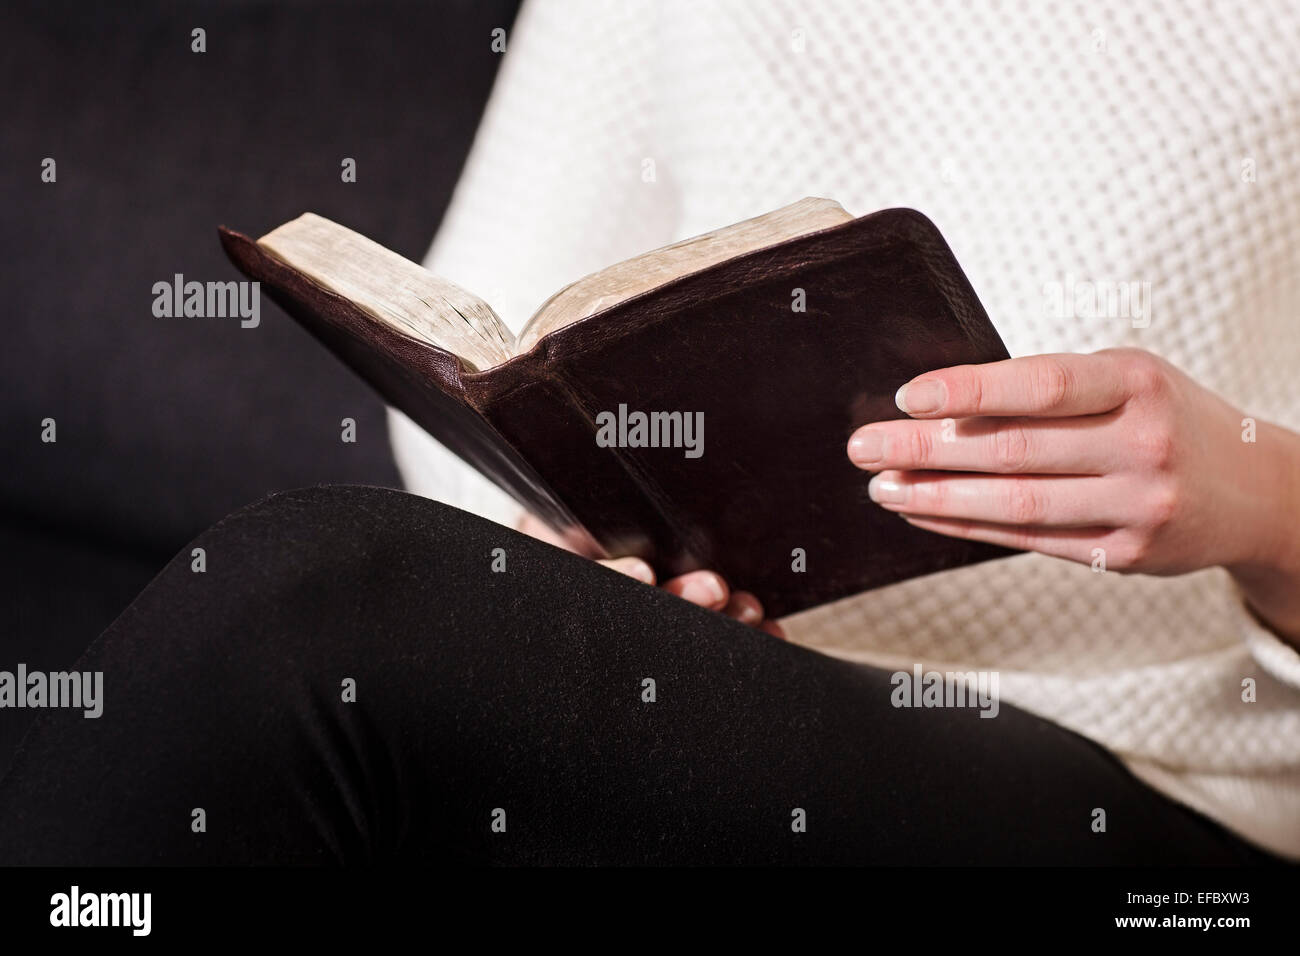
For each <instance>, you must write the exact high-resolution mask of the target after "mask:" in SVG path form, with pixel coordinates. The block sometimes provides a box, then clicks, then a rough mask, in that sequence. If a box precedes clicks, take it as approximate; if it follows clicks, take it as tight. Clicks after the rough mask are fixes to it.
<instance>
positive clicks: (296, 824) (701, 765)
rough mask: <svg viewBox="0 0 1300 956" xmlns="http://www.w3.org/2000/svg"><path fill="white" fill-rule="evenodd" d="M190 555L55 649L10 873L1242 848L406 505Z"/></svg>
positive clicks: (313, 513) (251, 535)
mask: <svg viewBox="0 0 1300 956" xmlns="http://www.w3.org/2000/svg"><path fill="white" fill-rule="evenodd" d="M193 546H194V547H202V548H204V549H205V552H206V563H207V570H206V572H204V573H195V572H193V571H192V570H191V567H190V556H189V551H188V549H187V551H186V552H185V553H183V554H182V555H180V556H178V557H177V558H176V559H175V560H174V561H173V562H172V563H171V564H170V565H169V566H168V567H167V569H166V570H165V571H164V572H163V573H162V574H161V575H160V576H159V577H158V578H157V579H156V580H155V581H154V582H153V583H152V584H151V585H150V586H149V587H148V588H146V589H145V591H144V592H143V593H142V594H141V595H140V597H139V598H138V599H137V600H136V601H135V603H134V604H133V605H132V606H131V607H130V608H129V609H128V610H127V611H126V612H125V613H124V614H123V616H122V617H121V618H120V619H119V620H118V621H117V622H115V623H114V624H113V626H112V627H110V628H109V630H108V631H106V632H105V633H104V634H103V635H102V636H101V637H100V638H99V639H98V640H97V641H96V642H95V643H94V644H93V645H92V646H91V648H90V649H89V650H88V651H87V652H86V654H85V655H84V656H83V658H82V659H81V660H80V661H79V662H78V664H77V665H76V668H77V669H78V670H89V671H96V670H102V671H103V672H104V713H103V716H102V717H100V718H99V719H97V720H95V719H85V718H83V717H82V716H81V713H80V712H79V711H78V712H74V711H48V712H45V713H44V714H43V715H42V717H41V719H40V720H38V721H37V724H36V726H35V728H34V729H33V731H32V733H31V734H29V735H28V737H27V738H26V739H25V741H24V744H23V746H22V748H21V750H20V752H19V753H18V755H17V756H16V758H15V761H14V765H13V768H12V769H11V772H10V773H9V774H8V776H7V777H6V778H5V779H4V780H3V782H0V854H3V855H4V856H5V857H7V858H8V860H7V862H20V863H96V864H135V863H250V862H252V863H271V862H278V863H309V862H331V861H337V862H370V861H384V860H388V861H392V860H399V859H405V860H421V861H428V860H457V861H465V862H492V863H572V864H584V863H673V862H696V863H798V862H808V863H840V862H853V863H866V862H886V863H930V862H958V863H965V862H981V863H1003V862H1005V863H1024V862H1046V863H1070V862H1163V863H1175V862H1188V861H1197V862H1202V861H1204V862H1209V861H1215V862H1222V861H1233V860H1250V859H1255V858H1256V856H1255V854H1254V853H1253V851H1251V850H1249V849H1248V848H1246V847H1245V846H1244V845H1243V844H1241V843H1240V842H1239V841H1237V840H1236V839H1234V838H1233V837H1231V836H1230V835H1228V834H1226V833H1225V832H1223V831H1222V830H1220V829H1219V828H1218V827H1216V826H1214V825H1212V824H1210V823H1208V822H1207V821H1205V820H1203V819H1202V818H1200V817H1198V816H1197V815H1195V814H1193V813H1191V812H1190V811H1186V810H1184V809H1182V808H1181V807H1178V806H1175V805H1174V804H1172V803H1170V802H1169V801H1167V800H1165V799H1163V798H1162V797H1160V796H1159V795H1157V794H1156V793H1154V792H1153V791H1151V790H1149V789H1148V788H1146V787H1145V786H1143V785H1142V784H1140V783H1139V782H1138V781H1136V780H1135V779H1134V778H1132V777H1131V776H1130V775H1129V774H1128V773H1127V772H1126V771H1125V770H1124V769H1123V767H1122V766H1121V765H1120V764H1118V763H1117V762H1116V761H1115V760H1114V759H1113V758H1111V757H1110V756H1109V755H1108V754H1106V753H1105V752H1104V751H1102V750H1101V749H1100V748H1098V747H1096V746H1094V745H1093V744H1091V743H1089V742H1087V741H1085V740H1083V739H1082V738H1080V737H1077V736H1075V735H1073V734H1070V733H1068V732H1066V731H1064V730H1061V729H1059V728H1057V727H1055V726H1053V725H1051V724H1048V723H1046V722H1044V721H1041V720H1038V719H1036V718H1033V717H1031V716H1029V715H1027V714H1024V713H1022V712H1020V711H1017V710H1015V709H1014V708H1012V707H1008V706H1005V705H1004V706H1003V707H1002V709H1001V712H1000V714H999V716H998V717H997V718H996V719H993V720H987V719H980V718H979V717H978V716H977V715H976V713H975V712H974V711H954V710H943V709H934V710H921V709H913V710H896V709H894V708H893V707H892V706H891V705H890V702H889V697H890V691H891V690H892V687H891V685H890V683H889V677H888V675H887V674H885V673H884V672H881V671H877V670H873V669H870V668H864V667H859V666H856V665H851V664H848V663H844V662H841V661H836V660H832V659H829V658H826V657H824V656H822V655H820V654H817V653H814V652H812V651H808V650H805V649H803V648H800V647H796V646H792V645H789V644H786V643H784V642H781V641H779V640H777V639H775V638H772V637H769V636H767V635H764V634H761V633H758V632H755V631H752V630H750V629H748V628H746V627H743V626H741V625H739V624H736V623H735V622H731V621H728V620H726V619H724V618H722V617H721V616H719V615H716V614H712V613H709V612H706V611H702V610H700V609H698V608H695V607H692V606H690V605H687V604H686V603H684V602H682V601H680V600H678V599H676V598H673V597H670V596H668V595H666V594H663V593H662V592H659V591H656V590H654V589H652V588H648V587H645V586H643V585H641V584H638V583H636V582H634V581H631V580H630V579H627V578H624V577H622V576H620V575H617V574H614V573H612V572H609V571H606V570H605V569H603V568H601V567H599V566H597V565H595V564H593V563H591V562H588V561H585V560H582V559H580V558H577V557H574V556H572V555H569V554H566V553H564V552H560V551H558V550H556V549H554V548H551V547H549V546H547V545H544V544H541V543H540V542H537V541H534V540H532V539H529V538H525V537H523V536H521V535H518V534H515V533H513V532H511V531H509V530H507V529H504V528H501V527H499V526H497V525H494V524H492V523H490V522H486V521H483V520H480V519H478V518H476V517H473V516H471V515H467V514H464V513H462V512H459V511H456V510H455V509H452V508H448V507H446V506H443V505H439V504H436V503H433V502H429V501H426V500H424V499H420V498H416V497H414V496H410V495H405V494H401V493H399V492H393V491H386V490H381V489H371V488H323V489H314V490H306V491H298V492H291V493H287V494H282V495H277V496H274V497H272V498H270V499H267V500H266V501H263V502H261V503H259V504H257V505H253V506H251V507H249V508H246V509H244V510H242V511H240V512H237V513H236V514H234V515H232V516H231V517H229V518H227V519H226V520H224V521H223V522H221V523H220V524H218V525H217V526H215V527H214V528H212V529H211V530H209V531H208V532H206V533H205V534H203V535H202V536H201V537H200V538H199V539H197V541H196V542H195V543H194V545H193ZM494 548H503V549H504V550H505V560H506V570H505V571H504V572H501V573H497V572H494V571H492V562H493V553H492V552H493V549H494ZM646 678H649V679H652V680H653V681H654V682H655V696H656V699H655V701H654V702H653V703H651V702H646V701H645V700H643V694H644V685H643V680H645V679H646ZM348 680H351V681H355V701H349V700H345V699H344V687H345V682H346V681H348ZM1093 807H1104V808H1106V811H1107V816H1108V823H1109V832H1108V833H1106V834H1094V833H1092V832H1091V831H1090V828H1089V822H1090V812H1091V808H1093ZM196 808H202V809H203V811H204V812H205V815H206V832H198V833H196V832H193V829H192V820H193V816H192V812H193V811H194V810H195V809H196ZM795 808H802V809H803V810H804V811H805V812H806V818H807V830H806V832H803V833H796V832H792V828H791V822H792V812H793V811H794V810H795ZM497 809H500V810H503V811H504V820H505V832H494V829H493V826H492V824H493V820H494V811H495V810H497ZM496 818H497V819H498V821H499V820H500V815H499V814H498V815H497V817H496Z"/></svg>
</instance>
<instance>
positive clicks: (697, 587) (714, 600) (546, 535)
mask: <svg viewBox="0 0 1300 956" xmlns="http://www.w3.org/2000/svg"><path fill="white" fill-rule="evenodd" d="M517 527H518V530H520V531H522V532H523V533H524V534H526V535H529V536H530V537H533V538H537V539H538V540H539V541H545V542H546V543H547V544H553V545H555V546H556V547H557V548H563V549H564V550H565V551H571V552H573V553H574V554H581V555H583V557H587V558H590V557H592V555H590V554H584V553H583V551H582V550H581V549H580V548H577V547H575V546H574V545H573V543H572V542H571V541H567V540H565V539H564V538H562V537H561V536H560V535H558V534H556V533H555V531H553V530H552V529H551V528H550V526H548V525H547V524H546V523H545V522H544V521H542V520H541V519H540V518H538V517H537V516H536V515H533V514H530V513H525V514H524V515H523V516H522V517H521V518H520V519H519V522H518V525H517ZM599 563H600V564H603V565H604V566H605V567H607V568H609V569H611V570H613V571H618V572H619V573H620V574H626V575H627V576H628V577H630V578H636V579H637V580H638V581H640V582H642V583H643V584H649V585H650V586H651V587H654V586H655V585H657V584H658V581H657V579H656V575H655V572H654V568H652V567H650V565H649V564H648V563H647V562H645V561H643V560H641V559H640V558H631V557H629V558H607V559H603V560H599ZM658 586H659V587H662V588H663V589H664V590H665V591H667V592H668V593H669V594H674V595H676V596H677V597H679V598H682V599H683V600H686V601H690V602H691V603H692V604H697V605H699V606H700V607H702V608H707V609H708V610H710V611H719V612H721V613H723V614H725V615H727V617H731V618H735V619H736V620H737V621H739V622H740V623H742V624H748V625H750V626H751V627H756V628H758V629H759V630H761V631H764V632H766V633H768V634H771V635H772V636H773V637H779V638H782V639H784V638H785V631H784V630H782V628H781V625H779V624H777V623H776V621H771V620H767V619H766V618H765V617H764V614H763V605H762V604H761V603H760V602H759V600H758V598H756V597H755V596H754V595H752V594H750V593H749V592H748V591H732V590H731V588H730V587H729V586H728V585H727V582H726V581H724V580H723V579H722V575H720V574H718V573H717V572H716V571H690V572H688V573H687V574H683V575H680V576H679V577H675V578H670V579H669V580H667V581H665V582H664V583H663V584H661V585H658Z"/></svg>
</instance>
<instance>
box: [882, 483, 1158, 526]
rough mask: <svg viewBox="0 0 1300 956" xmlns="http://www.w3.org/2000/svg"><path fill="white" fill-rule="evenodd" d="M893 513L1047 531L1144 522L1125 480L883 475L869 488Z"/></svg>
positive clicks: (883, 505)
mask: <svg viewBox="0 0 1300 956" xmlns="http://www.w3.org/2000/svg"><path fill="white" fill-rule="evenodd" d="M867 493H868V494H869V495H870V496H871V500H872V501H874V502H876V503H877V504H879V505H880V506H881V507H882V508H885V509H886V510H888V511H897V512H899V513H900V514H908V515H925V516H928V517H934V518H955V519H960V520H965V521H989V522H995V523H998V524H1005V525H1021V526H1026V525H1028V526H1033V527H1046V528H1086V527H1092V526H1099V525H1100V526H1107V527H1120V526H1123V525H1128V524H1130V523H1134V522H1136V521H1138V520H1140V518H1141V515H1140V514H1138V513H1137V504H1136V501H1137V498H1138V496H1137V495H1135V494H1127V493H1124V489H1123V487H1122V486H1121V483H1120V481H1119V480H1112V479H1108V478H1093V477H1087V478H1076V477H1055V476H1043V475H1028V476H1009V475H978V474H974V475H973V474H968V473H962V474H952V473H950V472H942V471H883V472H881V473H880V474H878V475H876V476H875V477H874V478H872V479H871V482H870V484H869V485H868V486H867Z"/></svg>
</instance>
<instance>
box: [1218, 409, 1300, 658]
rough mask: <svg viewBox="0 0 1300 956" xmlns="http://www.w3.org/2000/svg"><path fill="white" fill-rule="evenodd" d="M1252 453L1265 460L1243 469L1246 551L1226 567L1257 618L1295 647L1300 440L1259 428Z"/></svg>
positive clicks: (1298, 634)
mask: <svg viewBox="0 0 1300 956" xmlns="http://www.w3.org/2000/svg"><path fill="white" fill-rule="evenodd" d="M1256 450H1257V451H1260V452H1265V453H1266V454H1265V455H1264V456H1261V457H1263V458H1264V460H1263V461H1259V462H1256V463H1254V467H1251V468H1250V469H1248V473H1249V475H1250V478H1251V481H1250V485H1251V494H1250V496H1249V497H1250V499H1251V501H1252V504H1253V507H1252V512H1253V520H1249V521H1244V522H1242V523H1241V524H1240V525H1239V526H1238V527H1240V528H1242V529H1244V533H1245V535H1246V541H1245V544H1246V547H1245V548H1244V549H1243V553H1242V556H1241V557H1240V558H1239V559H1237V560H1235V561H1233V562H1232V563H1229V564H1226V565H1225V567H1226V568H1227V570H1228V572H1229V573H1230V574H1231V575H1232V577H1233V579H1234V580H1235V581H1236V583H1237V586H1238V587H1239V588H1240V590H1241V592H1242V595H1243V597H1244V598H1245V600H1246V603H1247V605H1248V606H1249V607H1250V608H1251V610H1252V611H1253V612H1254V613H1255V614H1256V616H1257V617H1259V618H1260V620H1261V621H1262V622H1263V623H1264V624H1266V625H1267V626H1268V627H1270V628H1272V629H1273V630H1274V631H1276V632H1277V633H1278V635H1279V636H1281V637H1283V638H1284V639H1286V640H1288V641H1290V642H1291V643H1292V644H1294V645H1296V646H1297V647H1300V536H1297V534H1296V528H1297V527H1298V526H1300V435H1296V434H1295V433H1294V432H1291V431H1288V430H1287V429H1285V428H1281V427H1279V426H1276V425H1271V424H1268V423H1266V422H1261V423H1260V425H1259V431H1258V445H1257V447H1256Z"/></svg>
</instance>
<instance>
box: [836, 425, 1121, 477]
mask: <svg viewBox="0 0 1300 956" xmlns="http://www.w3.org/2000/svg"><path fill="white" fill-rule="evenodd" d="M1115 418H1116V415H1115V414H1106V415H1087V416H1083V417H1077V418H964V419H961V420H960V421H956V420H953V419H944V420H942V421H913V420H911V419H906V418H904V419H899V420H897V421H888V422H873V423H872V424H870V425H863V426H862V427H861V428H859V429H858V430H857V431H855V432H854V433H853V435H852V437H850V438H849V445H848V454H849V458H850V459H851V460H852V462H853V463H854V464H855V465H857V466H858V467H859V468H862V469H865V470H867V471H884V470H886V469H888V468H901V469H906V470H916V469H929V470H937V471H985V472H992V473H994V474H1024V473H1038V474H1058V475H1100V474H1105V473H1106V472H1107V471H1110V470H1111V469H1112V468H1113V467H1114V466H1115V465H1116V464H1117V462H1116V461H1115V460H1114V458H1115V448H1116V443H1115V442H1114V441H1111V440H1110V430H1111V429H1110V426H1111V425H1112V424H1113V423H1114V422H1115Z"/></svg>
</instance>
